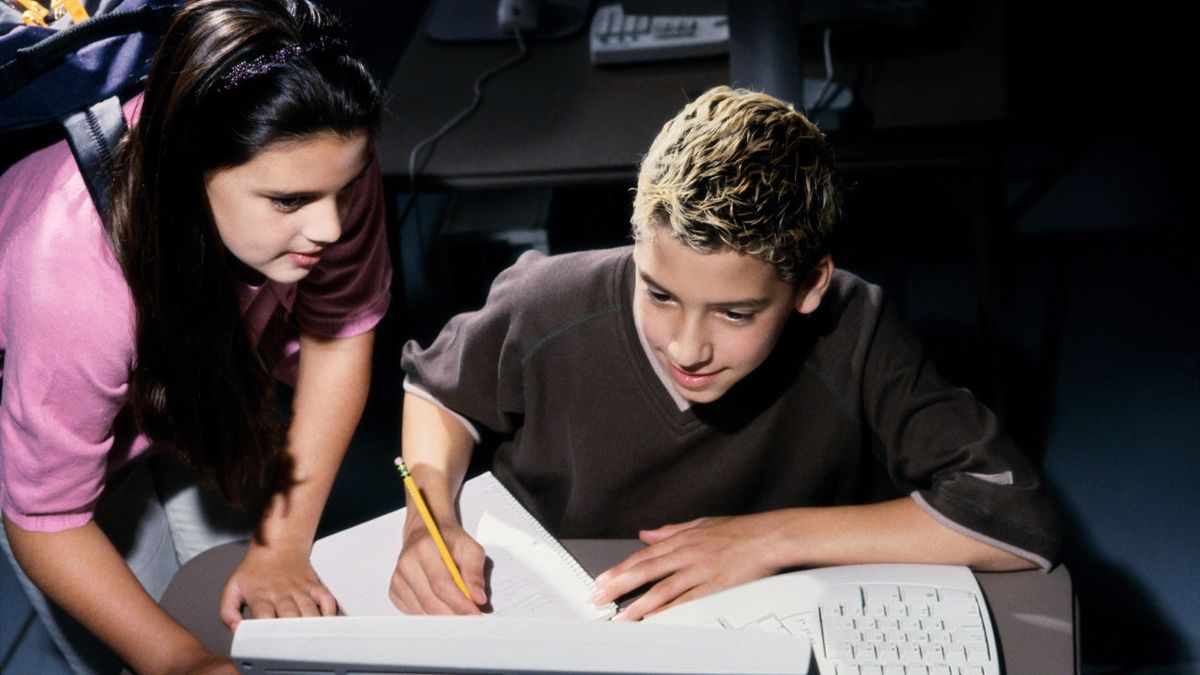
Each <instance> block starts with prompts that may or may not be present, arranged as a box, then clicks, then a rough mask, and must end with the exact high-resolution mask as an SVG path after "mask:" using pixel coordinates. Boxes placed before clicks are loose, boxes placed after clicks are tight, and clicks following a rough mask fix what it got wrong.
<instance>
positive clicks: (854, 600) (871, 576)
mask: <svg viewBox="0 0 1200 675" xmlns="http://www.w3.org/2000/svg"><path fill="white" fill-rule="evenodd" d="M647 622H651V623H669V624H677V625H692V626H708V627H711V628H717V629H723V630H732V631H739V632H740V631H765V632H769V633H779V634H787V635H795V636H799V637H801V638H809V639H810V640H811V641H812V647H813V653H814V656H815V657H816V662H817V666H818V667H819V668H820V672H821V673H822V675H999V673H1000V657H999V655H998V654H997V652H996V638H995V633H994V630H993V627H992V623H991V620H990V618H989V615H988V611H987V606H986V603H985V600H984V597H983V593H982V591H981V590H980V588H979V583H978V582H977V581H976V580H975V576H974V575H973V574H971V572H970V570H968V569H967V568H965V567H956V566H944V565H848V566H844V567H829V568H823V569H815V570H805V571H801V572H792V573H789V574H782V575H778V576H774V577H768V578H766V579H760V580H758V581H754V582H751V583H749V584H745V585H743V586H738V587H736V588H731V589H728V590H726V591H723V592H720V593H716V594H714V595H710V596H708V597H704V598H700V599H699V600H694V601H692V602H689V603H686V604H683V605H680V606H678V607H674V608H671V609H668V610H666V611H664V612H661V613H659V614H657V615H655V616H653V617H651V618H649V619H647Z"/></svg>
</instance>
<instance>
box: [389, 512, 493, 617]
mask: <svg viewBox="0 0 1200 675" xmlns="http://www.w3.org/2000/svg"><path fill="white" fill-rule="evenodd" d="M406 529H407V530H408V531H407V532H406V533H405V536H404V549H403V550H402V551H401V552H400V558H399V559H398V560H397V561H396V569H395V570H394V571H393V572H392V584H391V588H390V589H389V590H388V597H389V598H390V599H391V601H392V604H394V605H395V606H396V607H397V608H398V609H399V610H400V611H401V612H404V613H405V614H479V613H480V609H479V607H480V605H483V604H486V603H487V592H486V591H485V590H484V582H483V564H484V559H485V556H484V553H483V547H482V546H480V545H479V543H478V542H476V541H475V540H474V539H472V538H471V536H470V535H468V534H467V533H466V531H464V530H463V529H462V528H461V527H459V526H458V525H457V524H450V523H446V524H445V525H444V526H443V527H442V528H441V532H442V538H443V539H444V540H445V541H446V548H448V549H449V550H450V555H451V556H452V557H453V558H454V562H455V563H456V564H457V565H458V570H459V573H461V574H462V578H463V581H464V582H466V585H467V588H468V589H470V591H471V598H470V599H468V598H467V597H466V596H465V595H463V592H462V591H461V590H459V588H458V584H456V583H454V578H453V577H451V576H450V570H448V569H446V563H445V562H443V561H442V556H441V554H440V553H439V552H438V548H437V544H435V543H434V541H433V537H432V536H430V534H429V531H428V530H426V529H425V528H424V527H423V526H420V527H411V528H406Z"/></svg>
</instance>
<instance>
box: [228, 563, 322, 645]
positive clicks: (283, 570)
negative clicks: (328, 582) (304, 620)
mask: <svg viewBox="0 0 1200 675" xmlns="http://www.w3.org/2000/svg"><path fill="white" fill-rule="evenodd" d="M308 553H309V546H307V545H304V546H301V545H292V546H285V545H279V544H277V545H275V546H261V545H258V544H253V543H252V544H251V545H250V550H249V551H248V552H247V553H246V557H245V558H243V559H242V562H241V563H240V564H239V565H238V566H237V568H236V569H234V570H233V574H231V575H229V581H227V582H226V583H225V589H224V590H223V591H222V592H221V620H222V621H224V622H225V623H226V625H228V626H229V629H230V630H235V629H236V628H237V625H238V623H239V622H240V621H241V620H242V606H243V605H245V606H249V607H250V615H251V616H252V617H254V618H255V619H263V618H266V619H270V618H275V617H295V616H333V615H335V614H337V601H336V600H334V598H333V594H332V593H330V592H329V589H328V588H325V585H324V584H323V583H321V580H320V579H319V578H318V577H317V573H316V571H315V570H313V568H312V565H311V564H310V563H309V561H308Z"/></svg>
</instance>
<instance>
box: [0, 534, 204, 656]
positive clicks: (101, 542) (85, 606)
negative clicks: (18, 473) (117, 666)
mask: <svg viewBox="0 0 1200 675" xmlns="http://www.w3.org/2000/svg"><path fill="white" fill-rule="evenodd" d="M4 528H5V531H6V532H7V534H8V539H9V542H10V543H11V544H12V549H13V555H14V557H16V559H17V562H18V563H20V565H21V568H22V569H24V570H25V573H26V574H27V575H28V576H29V578H30V579H31V580H32V581H33V582H34V583H35V584H37V586H38V588H40V589H41V590H42V592H43V593H45V594H46V595H47V596H48V597H49V598H50V599H51V600H53V601H54V602H55V603H57V604H58V605H59V606H60V607H62V608H63V609H64V610H66V612H67V613H68V614H70V615H71V616H72V617H74V618H75V620H77V621H79V623H81V624H82V625H83V626H84V627H85V628H87V629H88V630H89V631H91V632H92V633H93V634H94V635H96V636H97V637H98V638H100V640H102V641H103V642H104V643H105V644H107V645H108V646H109V648H111V649H112V650H113V651H114V652H116V653H117V655H118V656H120V657H121V658H122V659H123V660H124V661H125V662H126V663H127V664H129V666H130V667H131V668H132V669H133V670H134V671H136V672H139V673H161V672H168V671H171V670H176V669H180V666H181V665H182V664H187V663H196V662H200V661H204V660H210V659H212V658H213V655H212V654H211V653H209V652H207V651H206V650H205V648H204V646H203V645H202V644H201V643H200V641H199V640H198V639H196V637H195V636H193V635H192V634H191V633H189V632H188V631H187V629H185V628H184V627H183V626H182V625H180V624H179V623H178V622H176V621H175V620H174V619H172V618H171V617H170V615H168V614H167V613H166V612H165V611H164V610H163V609H162V608H161V607H159V606H158V603H156V602H155V601H154V599H153V598H152V597H150V595H149V594H148V593H147V592H146V590H145V589H144V588H143V587H142V585H141V583H140V582H139V581H138V580H137V577H135V576H134V575H133V572H132V570H130V569H129V566H128V565H127V564H126V563H125V560H124V559H123V558H121V556H120V554H118V553H117V551H116V549H115V548H113V545H112V543H111V542H110V541H109V539H108V537H107V536H105V534H104V532H103V531H101V529H100V527H99V526H98V525H96V523H95V522H94V521H93V522H89V523H88V524H86V525H83V526H81V527H77V528H73V529H69V530H63V531H61V532H30V531H27V530H23V529H21V528H20V527H18V526H16V525H15V524H13V523H12V522H11V521H9V519H8V518H7V517H5V518H4ZM180 670H181V669H180Z"/></svg>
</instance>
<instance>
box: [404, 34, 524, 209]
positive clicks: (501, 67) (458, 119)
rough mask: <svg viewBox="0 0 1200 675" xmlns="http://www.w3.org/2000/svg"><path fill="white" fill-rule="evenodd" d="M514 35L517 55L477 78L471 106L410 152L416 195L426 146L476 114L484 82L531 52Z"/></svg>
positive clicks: (519, 35)
mask: <svg viewBox="0 0 1200 675" xmlns="http://www.w3.org/2000/svg"><path fill="white" fill-rule="evenodd" d="M513 34H514V35H515V36H516V38H517V53H516V54H515V55H514V56H512V57H511V58H509V59H507V60H505V61H504V62H503V63H500V64H498V65H496V66H494V67H493V68H491V69H490V70H488V71H486V72H484V73H483V74H482V75H480V76H479V77H477V78H475V83H474V85H473V86H472V88H473V90H474V95H473V96H472V98H471V103H470V105H468V106H467V107H466V108H463V109H462V110H460V111H459V112H458V114H457V115H455V116H454V117H452V118H450V121H448V122H446V123H445V124H443V125H442V127H441V128H440V129H438V130H437V131H435V132H433V133H432V134H431V135H429V136H427V137H425V138H424V139H422V140H421V141H420V142H418V143H417V144H416V145H415V146H413V149H412V152H410V153H409V155H408V180H409V185H410V186H411V187H412V190H413V193H414V195H415V194H416V184H417V168H418V167H417V157H418V155H419V154H420V152H421V150H422V149H424V148H425V146H427V145H430V144H431V143H434V142H436V141H437V140H438V139H439V138H441V137H442V136H445V135H446V133H447V132H449V131H450V130H451V129H453V128H454V127H456V126H458V125H459V124H460V123H461V122H462V121H463V120H465V119H466V118H467V117H468V116H470V114H471V113H473V112H475V109H476V108H478V107H479V103H480V102H481V101H482V100H483V84H484V82H487V80H488V78H490V77H491V76H493V75H495V74H496V73H499V72H500V71H502V70H504V69H506V68H508V67H510V66H512V65H515V64H516V63H517V62H519V61H520V60H521V59H523V58H525V54H526V53H528V51H529V50H528V49H527V48H526V47H525V40H524V39H522V37H521V31H519V30H514V31H513ZM425 159H429V156H426V157H425Z"/></svg>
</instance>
